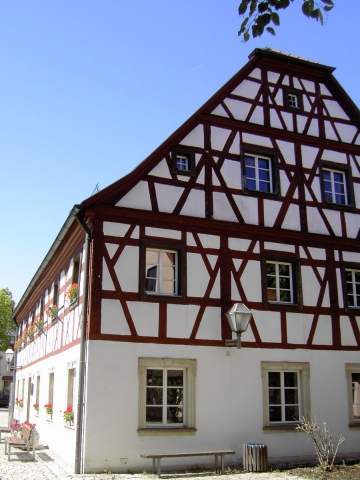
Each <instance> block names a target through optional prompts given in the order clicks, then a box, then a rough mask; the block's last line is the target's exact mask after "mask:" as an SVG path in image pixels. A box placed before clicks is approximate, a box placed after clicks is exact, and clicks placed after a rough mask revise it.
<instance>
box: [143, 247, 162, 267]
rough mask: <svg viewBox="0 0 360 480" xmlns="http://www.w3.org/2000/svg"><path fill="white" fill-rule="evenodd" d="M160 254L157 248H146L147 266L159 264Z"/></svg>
mask: <svg viewBox="0 0 360 480" xmlns="http://www.w3.org/2000/svg"><path fill="white" fill-rule="evenodd" d="M158 254H159V252H156V251H155V250H149V249H148V248H147V249H146V266H151V265H157V263H158Z"/></svg>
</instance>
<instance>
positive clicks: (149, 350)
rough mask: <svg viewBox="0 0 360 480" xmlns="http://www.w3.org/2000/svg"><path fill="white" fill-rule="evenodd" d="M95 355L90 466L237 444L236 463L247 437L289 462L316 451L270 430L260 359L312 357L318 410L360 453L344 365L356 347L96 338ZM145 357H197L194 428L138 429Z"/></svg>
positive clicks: (134, 465) (136, 466) (118, 465)
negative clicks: (185, 431)
mask: <svg viewBox="0 0 360 480" xmlns="http://www.w3.org/2000/svg"><path fill="white" fill-rule="evenodd" d="M89 356H90V363H89V378H88V396H87V412H86V414H87V433H86V444H85V449H86V450H85V451H86V468H87V471H88V472H93V471H103V470H104V469H110V470H112V471H128V470H130V471H133V470H139V471H144V470H147V471H150V470H151V461H150V460H146V459H141V458H140V454H142V453H150V452H157V451H169V452H173V451H181V450H190V451H191V450H202V449H218V448H221V449H224V448H229V449H234V450H235V451H236V456H235V458H233V459H231V462H234V461H235V462H238V461H239V460H240V459H241V452H240V450H241V444H242V443H244V442H249V441H255V442H264V443H266V444H267V445H268V447H269V453H270V457H271V458H272V459H276V458H277V459H279V458H281V459H282V461H286V460H287V459H288V458H289V457H303V456H306V455H310V454H311V453H312V446H311V444H310V442H309V441H308V440H307V438H306V437H305V435H302V434H300V433H298V432H266V433H265V432H264V431H263V429H262V415H263V406H262V382H261V363H260V362H261V361H293V362H309V363H310V391H311V413H312V415H314V416H315V417H316V418H317V419H318V421H320V422H321V421H326V422H328V424H329V427H330V428H331V430H333V431H334V432H336V433H337V432H342V433H343V434H344V435H345V436H346V440H347V441H346V443H345V444H344V445H343V446H342V448H341V453H348V454H355V453H356V452H357V445H358V444H359V440H360V432H359V431H354V430H349V429H348V410H347V408H348V407H347V385H346V377H345V366H344V364H345V363H346V362H357V361H358V353H357V352H337V351H333V352H328V351H307V350H290V351H289V350H281V349H277V350H275V349H269V350H267V349H262V350H259V349H246V348H242V349H240V350H237V349H235V348H231V349H229V348H225V347H194V346H182V345H155V344H137V343H131V344H130V343H122V342H119V343H115V342H100V341H96V342H91V343H90V349H89ZM139 357H163V358H168V357H169V358H188V359H189V358H191V359H196V360H197V375H196V432H195V433H194V434H193V435H189V436H187V435H185V436H178V435H170V436H169V435H165V436H163V435H153V436H151V435H150V436H140V435H139V434H138V432H137V428H138V401H139V398H138V388H139V386H138V358H139ZM334 385H336V388H334ZM325 398H326V401H324V399H325ZM120 459H122V460H120ZM205 461H206V460H204V463H205ZM212 461H213V460H212V459H210V460H208V462H209V463H210V462H212ZM163 463H164V466H165V467H166V466H170V465H171V466H172V467H174V466H176V465H180V464H182V465H186V464H187V465H191V464H194V463H196V464H198V463H199V460H198V459H193V458H189V459H186V460H184V461H180V460H178V459H172V460H169V461H164V462H163Z"/></svg>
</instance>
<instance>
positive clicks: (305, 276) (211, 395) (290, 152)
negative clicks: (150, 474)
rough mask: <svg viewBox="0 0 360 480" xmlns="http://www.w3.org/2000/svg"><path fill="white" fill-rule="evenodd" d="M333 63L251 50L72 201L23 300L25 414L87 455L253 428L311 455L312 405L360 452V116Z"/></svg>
mask: <svg viewBox="0 0 360 480" xmlns="http://www.w3.org/2000/svg"><path fill="white" fill-rule="evenodd" d="M333 70H334V69H333V68H332V67H329V66H325V65H321V64H319V63H315V62H310V61H307V60H303V59H300V58H298V57H293V56H290V55H285V54H282V53H279V52H275V51H273V50H268V49H256V50H254V51H253V52H252V54H251V55H250V57H249V61H248V63H247V64H246V65H245V66H244V67H243V68H242V69H241V70H240V71H239V72H238V73H237V74H236V75H235V76H234V77H233V78H231V79H230V80H229V81H228V82H227V83H226V84H225V85H224V86H223V87H222V88H221V89H220V90H219V91H218V92H217V93H216V94H215V95H214V96H213V97H212V98H210V100H208V101H207V102H206V103H205V104H204V105H203V106H202V107H201V108H200V109H199V110H198V111H197V112H196V113H195V114H194V115H193V116H192V117H191V118H190V119H189V120H187V121H186V122H185V123H184V124H183V125H182V126H181V127H180V128H179V129H178V130H177V131H176V132H175V133H174V134H172V135H171V136H170V137H169V138H168V139H167V140H166V141H165V142H164V143H163V144H162V145H161V146H160V147H159V148H157V149H156V150H155V151H154V152H153V153H152V154H151V155H150V156H149V157H148V158H147V159H145V160H144V161H143V162H142V163H141V164H140V165H139V166H138V167H137V168H135V170H134V171H132V172H131V173H130V174H129V175H127V176H126V177H124V178H122V179H120V180H119V181H117V182H116V183H114V184H113V185H111V186H109V187H107V188H105V189H104V190H102V191H100V192H99V193H97V194H96V195H94V196H92V197H91V198H89V199H87V200H85V201H84V202H83V203H81V204H80V205H77V206H76V207H74V209H73V210H72V212H71V213H70V215H69V217H68V219H67V221H66V222H65V224H64V226H63V227H62V229H61V231H60V233H59V235H58V237H57V239H56V240H55V242H54V244H53V246H52V247H51V249H50V251H49V253H48V255H47V256H46V258H45V260H44V261H43V263H42V264H41V266H40V267H39V269H38V271H37V272H36V274H35V276H34V278H33V280H32V281H31V283H30V285H29V287H28V288H27V290H26V292H25V294H24V295H23V297H22V299H21V300H20V302H19V304H18V306H17V308H16V312H15V318H16V321H17V324H18V342H17V347H18V352H17V373H16V385H17V390H16V394H15V396H16V398H17V400H18V402H17V403H18V405H17V406H16V407H15V417H18V418H20V419H29V420H30V421H32V422H34V423H36V424H37V425H38V429H39V432H40V438H41V441H42V442H44V441H45V442H47V443H48V444H49V445H50V447H51V448H52V449H53V450H54V451H55V452H57V453H58V455H59V456H62V457H63V458H65V459H66V460H67V462H68V463H69V464H71V465H72V468H75V470H76V471H78V472H79V471H86V472H93V471H103V470H104V469H108V470H113V471H115V470H136V469H137V470H138V469H141V470H143V469H145V468H148V467H149V465H148V463H147V461H146V460H144V459H142V458H140V454H142V453H149V452H151V453H156V452H157V451H161V452H164V451H169V452H173V451H182V450H190V451H191V450H194V451H196V450H199V449H212V448H232V449H234V450H235V451H236V452H237V457H236V460H235V461H239V460H241V455H240V450H241V444H242V443H244V442H250V441H256V442H263V443H265V444H267V446H268V449H269V453H270V457H271V458H273V459H278V460H279V459H281V461H289V460H290V459H292V458H295V457H297V458H299V457H302V458H304V457H307V456H309V455H311V453H312V451H311V445H310V443H308V442H307V440H306V438H305V437H304V435H303V434H301V433H299V432H297V431H296V430H295V427H296V425H297V423H298V422H299V420H300V418H301V417H302V416H306V417H310V416H312V417H316V419H317V420H318V421H325V422H327V423H328V424H329V426H330V428H331V429H332V430H333V431H335V432H342V433H343V434H344V436H345V437H346V442H345V444H344V445H343V446H342V450H341V454H343V455H348V456H355V455H359V449H358V445H359V440H360V432H359V428H360V356H359V345H360V331H359V327H360V324H359V322H360V316H359V312H360V243H359V238H360V221H359V219H360V216H359V213H360V210H359V208H360V115H359V110H358V109H357V107H356V106H355V104H354V103H353V102H352V100H351V99H350V98H349V96H348V95H347V94H346V93H345V91H344V90H343V88H342V87H341V86H340V84H339V83H338V82H337V80H336V79H335V77H334V76H333ZM74 284H75V286H74ZM74 289H75V290H74ZM234 303H241V304H244V305H246V307H248V308H249V309H250V310H251V312H252V317H251V320H250V324H249V327H248V329H247V331H246V332H245V333H244V334H243V336H242V348H240V349H236V348H232V347H229V346H227V342H226V340H228V339H230V338H231V335H232V334H231V331H230V329H229V326H228V323H227V320H226V313H227V312H228V310H229V309H230V308H231V307H232V306H233V305H234ZM39 321H40V323H39ZM37 325H40V326H39V328H37V327H36V326H37ZM34 326H35V327H34ZM29 332H30V333H29ZM35 405H37V408H35ZM44 405H47V407H44ZM67 407H72V412H73V421H72V419H71V416H69V415H68V417H66V413H65V414H64V412H65V411H66V409H67ZM69 412H70V410H69V409H68V413H69ZM64 417H65V420H64ZM69 419H70V420H69ZM192 460H193V459H188V460H187V462H191V461H192ZM175 463H176V464H177V465H180V463H181V462H180V461H177V462H175ZM74 465H75V467H74Z"/></svg>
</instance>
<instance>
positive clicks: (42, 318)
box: [33, 297, 44, 322]
mask: <svg viewBox="0 0 360 480" xmlns="http://www.w3.org/2000/svg"><path fill="white" fill-rule="evenodd" d="M34 319H35V316H34V317H33V321H34ZM39 319H40V322H42V321H43V320H44V297H42V298H41V300H40V315H39Z"/></svg>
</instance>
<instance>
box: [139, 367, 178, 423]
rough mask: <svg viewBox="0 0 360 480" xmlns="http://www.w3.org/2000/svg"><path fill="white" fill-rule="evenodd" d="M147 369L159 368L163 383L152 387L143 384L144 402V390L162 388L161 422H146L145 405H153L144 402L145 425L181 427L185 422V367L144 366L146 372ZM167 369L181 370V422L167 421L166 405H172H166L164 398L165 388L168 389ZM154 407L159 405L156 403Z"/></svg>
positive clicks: (165, 395) (165, 394) (165, 396)
mask: <svg viewBox="0 0 360 480" xmlns="http://www.w3.org/2000/svg"><path fill="white" fill-rule="evenodd" d="M148 370H160V371H161V372H162V377H163V384H162V386H154V387H150V386H149V385H147V384H146V385H145V402H146V390H147V389H148V388H158V389H160V388H161V389H162V399H163V402H162V405H161V407H162V422H148V421H146V407H151V406H153V405H148V404H147V403H145V423H146V425H147V426H149V427H155V428H156V427H157V426H160V427H178V426H179V427H182V426H184V425H185V424H186V420H185V398H186V369H184V368H178V367H176V368H175V367H170V368H159V367H146V372H147V371H148ZM169 370H179V371H181V372H183V385H182V389H183V403H182V411H183V421H182V422H179V423H170V422H168V421H167V408H168V407H171V406H174V405H168V404H167V402H166V398H167V389H168V385H167V372H168V371H169ZM156 407H159V408H160V405H156Z"/></svg>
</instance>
